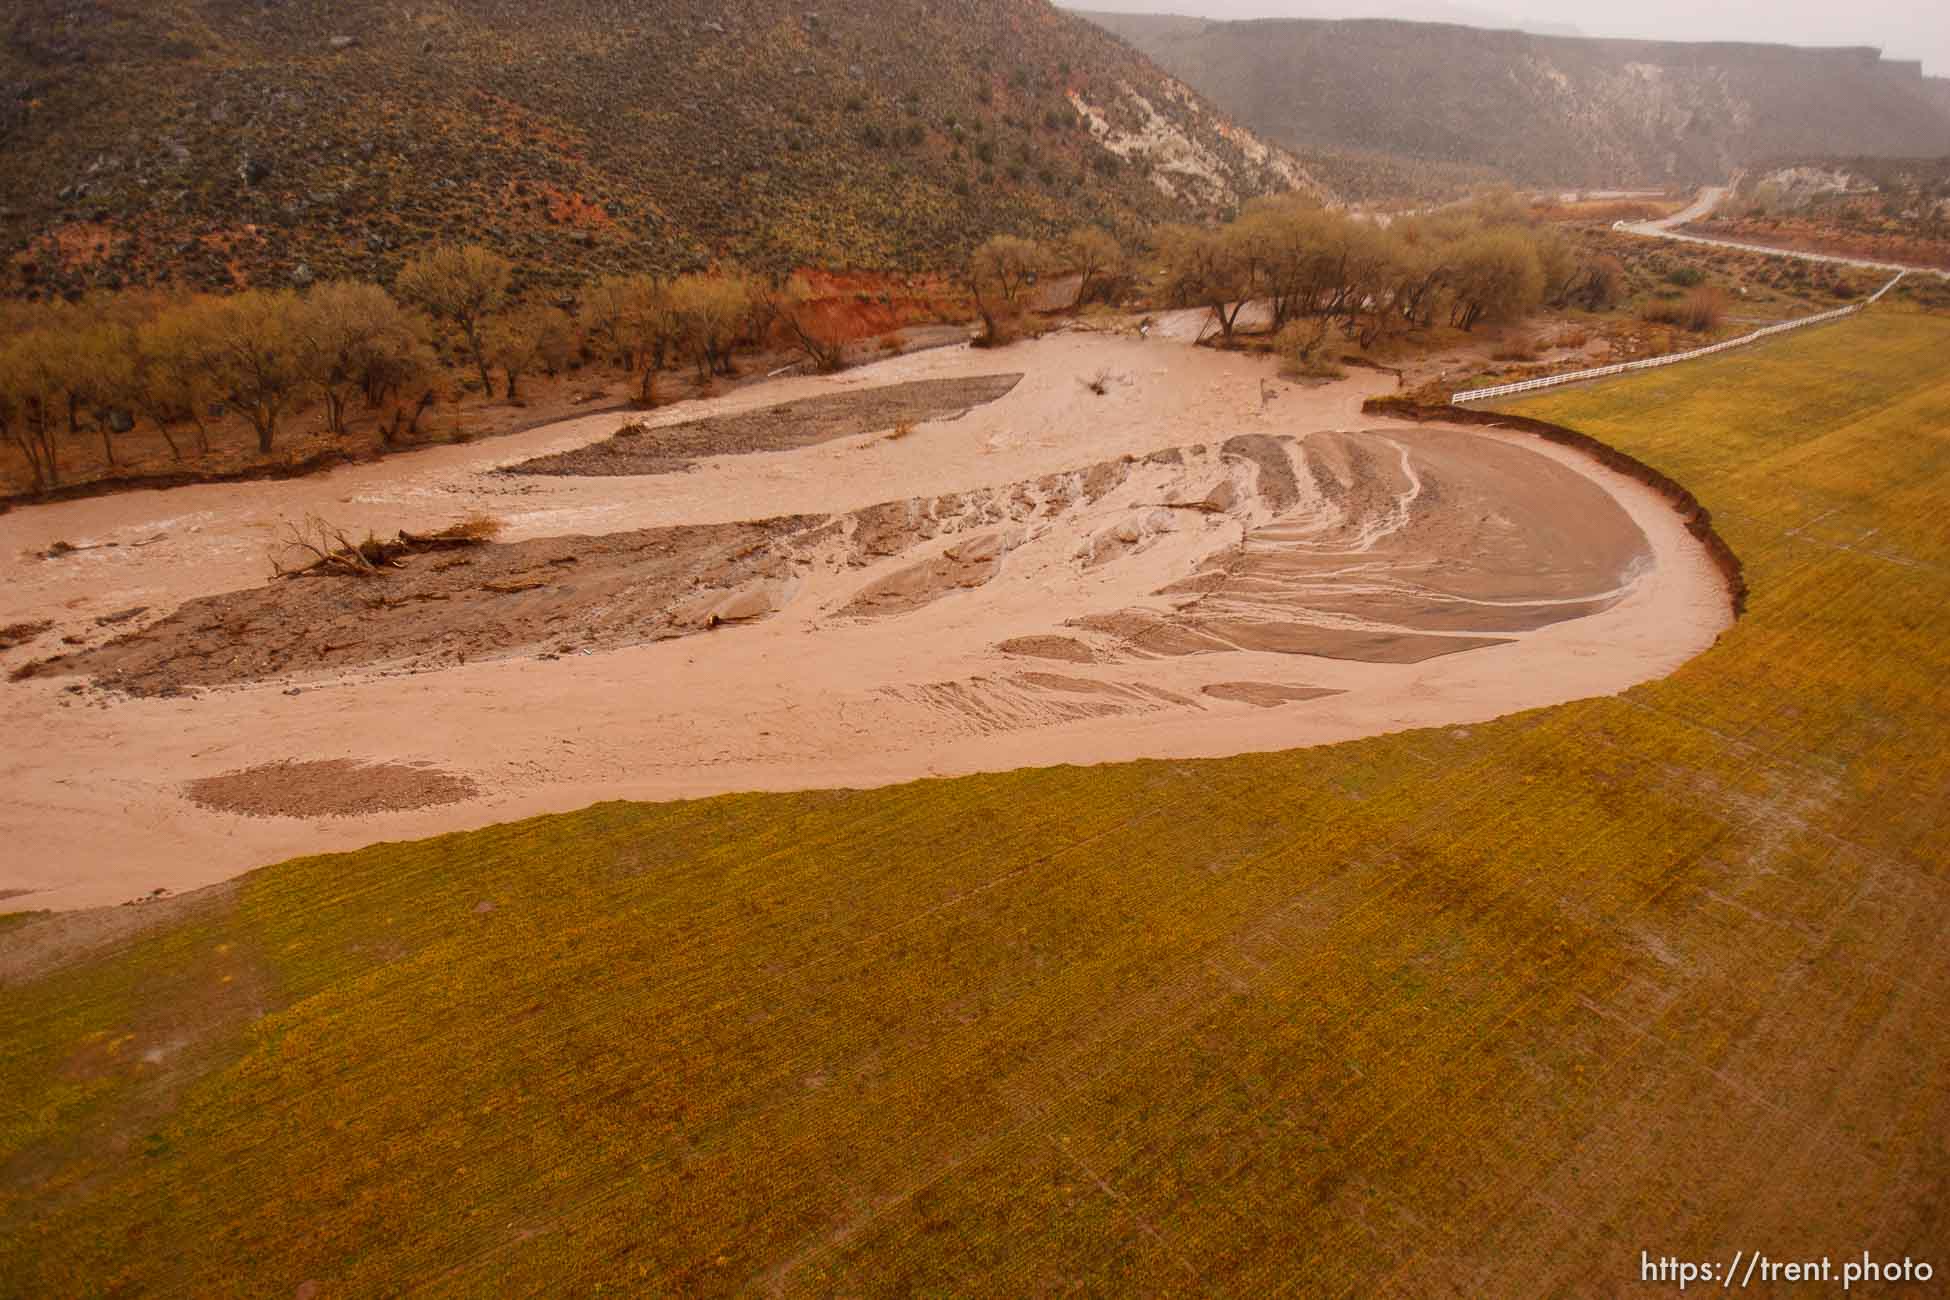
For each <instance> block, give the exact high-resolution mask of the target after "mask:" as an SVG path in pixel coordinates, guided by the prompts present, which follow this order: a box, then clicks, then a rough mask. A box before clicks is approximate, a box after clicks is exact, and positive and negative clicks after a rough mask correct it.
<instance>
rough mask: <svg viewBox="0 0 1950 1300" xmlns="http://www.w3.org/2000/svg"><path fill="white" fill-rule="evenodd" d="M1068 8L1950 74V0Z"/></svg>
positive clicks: (1214, 0) (1195, 1)
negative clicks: (1858, 56)
mask: <svg viewBox="0 0 1950 1300" xmlns="http://www.w3.org/2000/svg"><path fill="white" fill-rule="evenodd" d="M1061 3H1064V4H1067V5H1069V6H1070V7H1072V8H1078V9H1109V10H1120V9H1121V10H1123V11H1125V12H1127V13H1192V14H1198V15H1200V16H1202V17H1207V18H1414V19H1420V20H1422V21H1425V22H1461V23H1469V24H1472V25H1474V26H1478V27H1524V28H1527V29H1530V30H1537V31H1548V30H1556V31H1564V30H1566V29H1569V28H1576V29H1577V30H1578V31H1579V32H1581V33H1583V34H1584V35H1586V36H1637V37H1647V38H1653V39H1658V40H1673V41H1780V42H1786V43H1788V44H1792V45H1875V46H1880V47H1881V48H1882V51H1883V53H1884V54H1885V55H1887V56H1888V57H1889V58H1892V59H1921V60H1923V65H1924V71H1925V72H1928V73H1930V74H1931V75H1933V76H1939V77H1942V76H1950V0H1850V2H1849V3H1846V4H1837V3H1835V0H1705V2H1704V3H1702V0H1632V2H1631V3H1629V4H1619V3H1617V2H1616V0H1556V2H1555V3H1552V2H1551V0H1061Z"/></svg>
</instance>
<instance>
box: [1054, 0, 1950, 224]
mask: <svg viewBox="0 0 1950 1300" xmlns="http://www.w3.org/2000/svg"><path fill="white" fill-rule="evenodd" d="M1088 16H1089V17H1091V18H1092V19H1093V20H1095V21H1097V22H1100V23H1102V24H1103V25H1104V26H1105V27H1106V28H1107V29H1109V30H1111V31H1114V32H1116V33H1117V34H1118V35H1120V36H1122V37H1124V38H1125V39H1126V40H1128V41H1130V42H1131V43H1132V44H1133V45H1135V46H1136V47H1137V48H1138V49H1140V50H1142V51H1144V52H1145V53H1146V54H1149V55H1150V56H1151V57H1152V58H1153V59H1156V60H1157V61H1158V63H1159V64H1161V65H1162V66H1163V67H1164V68H1165V69H1166V70H1167V71H1169V72H1172V73H1174V74H1175V75H1177V76H1179V77H1182V78H1183V79H1184V80H1185V81H1186V82H1188V83H1189V84H1190V85H1192V86H1194V87H1196V88H1198V89H1200V90H1202V91H1204V92H1205V93H1206V94H1208V95H1210V96H1211V97H1212V98H1213V100H1215V101H1216V102H1217V103H1218V104H1219V105H1220V107H1221V108H1223V109H1225V110H1226V111H1227V112H1229V113H1232V114H1233V115H1234V116H1236V117H1238V118H1239V119H1240V120H1241V121H1242V122H1244V123H1245V124H1246V125H1248V126H1250V127H1252V128H1253V129H1255V130H1257V131H1259V132H1261V133H1262V134H1264V135H1266V136H1268V137H1270V138H1273V139H1276V140H1278V141H1279V142H1280V143H1282V144H1284V145H1287V146H1288V147H1290V148H1295V149H1300V150H1345V149H1358V150H1367V151H1372V152H1377V153H1383V154H1406V155H1409V156H1411V157H1415V158H1423V159H1430V160H1437V161H1441V162H1445V163H1461V164H1472V165H1478V166H1489V167H1495V168H1498V169H1499V170H1501V171H1502V172H1503V173H1504V174H1505V175H1507V176H1508V177H1509V178H1510V179H1512V180H1515V181H1518V182H1520V183H1526V184H1539V185H1560V184H1561V185H1576V186H1585V187H1598V186H1632V185H1666V184H1672V183H1676V182H1688V183H1690V182H1695V181H1705V180H1713V179H1721V178H1724V177H1725V176H1726V175H1727V174H1728V173H1729V172H1730V171H1732V170H1733V169H1734V168H1735V167H1736V166H1739V165H1741V164H1744V163H1747V162H1751V161H1753V160H1755V159H1759V158H1765V157H1779V156H1783V155H1800V156H1815V155H1834V154H1878V155H1911V156H1925V155H1932V154H1941V153H1945V152H1950V82H1945V81H1944V80H1942V79H1940V78H1926V77H1924V76H1923V75H1922V70H1921V68H1920V67H1919V66H1918V65H1917V64H1914V63H1894V62H1888V61H1884V60H1882V59H1881V58H1880V57H1879V56H1878V54H1877V53H1876V52H1875V51H1874V50H1867V49H1847V50H1802V49H1795V48H1791V47H1788V46H1778V45H1686V44H1675V43H1661V42H1647V41H1615V40H1585V39H1577V38H1571V37H1554V36H1535V35H1528V34H1525V33H1522V32H1512V31H1483V30H1478V29H1475V28H1469V27H1455V26H1445V25H1441V24H1434V23H1400V22H1378V21H1370V22H1309V21H1286V20H1278V21H1263V22H1236V23H1221V22H1208V21H1205V20H1203V19H1196V18H1174V17H1158V16H1151V15H1136V14H1095V13H1093V14H1090V15H1088Z"/></svg>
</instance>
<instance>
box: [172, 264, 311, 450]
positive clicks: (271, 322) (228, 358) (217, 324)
mask: <svg viewBox="0 0 1950 1300" xmlns="http://www.w3.org/2000/svg"><path fill="white" fill-rule="evenodd" d="M200 310H201V312H202V313H203V319H202V320H201V321H199V323H198V327H199V328H200V329H201V330H203V331H204V332H205V334H206V337H207V339H208V343H209V349H210V352H209V355H210V359H211V361H212V362H213V363H214V365H215V368H216V372H217V374H218V375H219V376H220V377H221V379H222V382H223V385H224V388H225V391H227V392H228V393H229V394H230V395H231V396H232V397H233V398H234V399H235V400H236V401H237V403H238V404H239V405H240V406H242V407H243V408H244V409H245V411H246V412H247V413H248V414H249V416H250V421H251V427H252V428H253V429H254V430H256V432H257V450H258V451H259V452H260V453H262V454H265V455H269V454H270V452H271V449H272V446H273V445H274V443H275V441H276V439H277V433H278V421H279V420H280V419H281V418H282V417H283V415H284V412H285V409H286V408H287V407H288V406H290V404H291V402H292V400H293V399H294V398H296V396H297V395H298V393H299V391H300V390H301V389H302V388H303V387H304V386H305V384H306V383H307V382H308V380H309V376H308V374H307V372H306V368H305V358H306V349H305V345H304V342H303V339H302V338H301V337H300V335H299V332H298V317H299V312H300V303H299V301H298V295H297V294H295V293H293V292H291V291H290V290H289V289H280V290H275V291H273V290H265V289H247V290H245V291H244V292H243V293H240V294H237V295H235V296H233V297H230V298H220V299H207V300H205V301H204V302H203V303H202V304H201V305H200Z"/></svg>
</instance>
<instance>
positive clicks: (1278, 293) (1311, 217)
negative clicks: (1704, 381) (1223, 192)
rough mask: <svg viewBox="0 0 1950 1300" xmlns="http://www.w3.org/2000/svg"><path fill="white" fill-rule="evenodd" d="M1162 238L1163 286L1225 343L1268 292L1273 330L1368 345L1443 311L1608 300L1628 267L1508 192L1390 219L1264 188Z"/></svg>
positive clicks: (1491, 313)
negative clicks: (1318, 327)
mask: <svg viewBox="0 0 1950 1300" xmlns="http://www.w3.org/2000/svg"><path fill="white" fill-rule="evenodd" d="M1158 243H1159V251H1160V254H1161V262H1162V276H1163V289H1164V292H1165V295H1166V296H1167V297H1168V298H1169V299H1171V300H1172V301H1174V302H1176V303H1178V304H1179V305H1182V306H1204V307H1208V308H1210V310H1211V312H1212V317H1213V321H1214V323H1215V324H1216V325H1217V326H1218V329H1219V334H1220V338H1221V339H1222V340H1223V341H1224V342H1227V343H1230V342H1231V340H1232V337H1233V333H1234V331H1235V329H1236V328H1237V327H1238V325H1239V322H1240V320H1241V318H1242V315H1243V313H1244V312H1245V310H1246V307H1247V305H1248V304H1250V303H1259V304H1264V306H1265V308H1266V310H1268V311H1270V313H1271V316H1272V319H1271V328H1272V329H1273V330H1274V331H1275V332H1279V331H1281V330H1283V329H1285V328H1286V327H1287V326H1289V325H1292V324H1294V323H1295V322H1300V321H1310V322H1322V323H1332V324H1338V325H1340V326H1341V327H1342V328H1343V329H1344V330H1345V332H1346V334H1347V336H1348V337H1349V338H1356V339H1359V340H1360V341H1361V343H1362V344H1363V345H1364V346H1365V345H1369V344H1372V343H1374V342H1375V341H1376V340H1377V339H1379V338H1381V337H1383V336H1385V335H1388V334H1391V333H1395V332H1400V331H1405V330H1407V329H1410V328H1415V327H1418V326H1419V327H1423V328H1426V327H1428V326H1431V325H1434V324H1436V323H1437V322H1438V321H1446V322H1447V323H1448V324H1449V325H1451V326H1454V327H1455V328H1458V329H1462V330H1470V329H1473V328H1474V327H1475V326H1476V325H1478V324H1479V323H1482V322H1485V321H1505V320H1514V319H1518V318H1520V317H1522V316H1523V315H1525V314H1527V313H1528V312H1530V311H1532V310H1534V309H1535V308H1537V307H1538V306H1540V305H1541V304H1543V303H1545V302H1551V303H1554V304H1559V305H1563V304H1568V303H1572V302H1577V303H1579V304H1580V305H1584V306H1590V307H1601V306H1608V305H1610V299H1611V298H1612V297H1613V296H1615V295H1616V294H1617V292H1618V289H1619V285H1620V282H1621V280H1622V276H1623V268H1622V267H1619V266H1618V265H1617V264H1616V263H1615V262H1611V261H1610V259H1604V258H1598V259H1593V258H1586V257H1582V256H1580V254H1579V252H1578V250H1577V249H1576V248H1575V247H1574V246H1573V245H1572V244H1571V243H1570V242H1569V241H1567V240H1566V239H1565V238H1564V237H1563V236H1561V235H1559V234H1558V233H1557V232H1555V231H1552V230H1549V229H1547V228H1543V227H1540V226H1539V225H1537V224H1535V223H1534V222H1533V220H1532V219H1531V217H1530V214H1529V213H1528V211H1527V210H1526V209H1524V208H1523V206H1522V205H1521V204H1519V203H1516V202H1514V201H1513V200H1509V199H1507V198H1491V199H1486V200H1481V201H1479V202H1476V203H1473V204H1470V205H1467V206H1461V207H1454V208H1447V209H1443V210H1440V211H1438V212H1434V213H1429V214H1424V215H1419V216H1412V217H1407V218H1401V219H1398V220H1396V221H1395V222H1393V223H1392V224H1390V225H1387V226H1382V225H1379V224H1376V223H1374V222H1371V221H1366V220H1362V219H1360V218H1358V217H1353V216H1349V215H1347V214H1345V213H1340V212H1334V211H1330V210H1328V209H1325V208H1322V207H1319V206H1318V205H1316V204H1314V203H1311V202H1309V201H1307V200H1304V199H1300V198H1294V197H1285V198H1277V199H1266V200H1260V201H1256V202H1254V203H1251V204H1249V205H1248V206H1247V207H1246V208H1245V210H1244V211H1243V212H1242V213H1241V214H1240V215H1239V217H1238V219H1237V220H1235V221H1232V222H1231V223H1229V224H1227V225H1225V226H1220V227H1214V228H1198V227H1190V226H1173V227H1167V228H1166V229H1164V230H1163V231H1161V232H1160V234H1159V240H1158Z"/></svg>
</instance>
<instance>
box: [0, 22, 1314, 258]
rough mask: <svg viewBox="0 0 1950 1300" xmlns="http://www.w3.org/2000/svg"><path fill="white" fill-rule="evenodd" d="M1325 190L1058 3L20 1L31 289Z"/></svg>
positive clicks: (923, 232)
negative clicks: (423, 253)
mask: <svg viewBox="0 0 1950 1300" xmlns="http://www.w3.org/2000/svg"><path fill="white" fill-rule="evenodd" d="M1295 187H1298V188H1303V189H1311V188H1317V187H1316V186H1315V183H1314V181H1313V178H1312V177H1311V176H1309V175H1308V174H1307V173H1306V171H1305V170H1304V168H1302V167H1301V166H1300V165H1299V164H1298V163H1297V162H1296V161H1295V160H1294V159H1293V158H1291V157H1290V156H1288V155H1287V154H1285V153H1284V152H1283V151H1281V150H1279V149H1276V148H1271V147H1268V146H1266V145H1263V144H1262V143H1261V142H1259V141H1258V140H1256V139H1255V138H1254V137H1253V136H1252V134H1251V133H1250V132H1248V131H1245V130H1243V129H1241V128H1239V127H1237V126H1235V125H1233V124H1232V123H1231V122H1229V121H1227V120H1225V119H1224V117H1223V116H1222V115H1221V114H1220V113H1218V112H1217V110H1215V109H1214V108H1213V107H1212V106H1211V105H1210V104H1209V103H1207V102H1206V101H1205V100H1203V99H1202V98H1200V97H1199V96H1198V95H1196V94H1194V93H1192V92H1190V91H1188V90H1186V89H1185V88H1184V87H1183V86H1181V85H1178V84H1177V83H1176V82H1174V81H1173V80H1172V79H1170V78H1168V77H1167V76H1165V75H1164V74H1163V73H1162V72H1161V71H1159V69H1158V68H1157V67H1156V66H1154V65H1153V64H1152V63H1150V62H1149V61H1148V60H1146V59H1145V58H1143V57H1142V56H1141V55H1138V54H1136V53H1134V52H1133V51H1132V50H1131V49H1130V48H1129V47H1128V46H1127V45H1125V44H1123V43H1122V42H1120V41H1118V40H1116V39H1114V38H1112V37H1111V36H1110V35H1108V34H1106V33H1105V32H1103V31H1102V30H1101V29H1099V28H1097V27H1095V26H1093V25H1091V24H1089V23H1087V22H1085V21H1083V20H1081V19H1079V18H1076V17H1073V16H1070V15H1067V14H1064V13H1062V12H1059V11H1058V10H1056V9H1054V8H1052V7H1051V6H1049V5H1048V4H1046V3H1044V0H819V2H818V3H817V4H811V3H808V4H795V3H787V2H786V0H550V2H549V3H547V4H543V5H530V4H527V3H523V2H522V0H423V2H422V3H416V4H414V5H411V6H401V5H398V4H394V3H390V2H389V0H336V2H331V0H279V2H275V3H274V2H273V0H261V2H260V0H99V2H98V3H91V4H85V5H78V4H74V3H72V2H71V0H15V3H14V5H13V6H12V11H11V12H10V15H9V16H8V17H7V18H6V19H4V20H0V293H19V292H45V291H47V290H48V289H50V288H51V289H56V290H61V291H72V290H74V289H76V288H79V287H84V286H86V285H91V284H106V285H111V286H112V285H115V284H119V283H123V282H141V281H145V280H151V279H156V278H160V277H164V276H173V277H177V278H181V279H186V280H187V281H189V282H190V283H192V284H196V285H199V286H203V287H223V286H227V285H232V284H238V283H257V284H263V283H291V282H297V283H303V282H305V281H307V280H308V279H312V278H319V277H324V276H330V275H355V276H360V277H364V278H372V279H380V280H385V279H387V278H389V276H390V274H391V273H392V271H393V270H394V269H396V268H397V266H398V265H399V263H400V262H401V261H402V260H403V259H404V257H405V256H407V255H408V254H409V253H410V252H412V251H413V250H414V249H416V248H419V247H423V246H424V245H425V244H426V243H427V242H429V241H431V240H436V239H454V240H462V239H465V240H479V241H480V242H483V243H487V244H491V245H494V246H496V247H497V248H499V249H500V250H501V251H503V252H505V253H507V254H508V255H510V256H512V257H514V258H516V259H517V262H518V265H519V266H520V267H521V274H522V276H523V277H524V279H525V280H528V281H532V282H535V283H539V284H545V285H547V284H561V285H568V284H572V283H574V282H575V281H577V280H579V279H581V278H583V277H585V276H587V275H590V274H593V273H596V272H599V271H609V270H628V269H645V268H659V269H666V270H668V269H676V268H680V267H683V266H687V265H697V264H699V263H702V262H705V261H709V260H712V259H716V258H721V257H732V258H738V259H741V260H745V261H749V262H753V263H756V264H760V265H768V266H786V265H793V264H820V265H826V266H833V267H846V266H851V267H858V268H868V269H884V270H927V269H937V268H940V267H943V266H945V265H947V264H949V263H951V262H952V261H954V260H955V259H956V258H957V257H958V256H959V252H960V250H961V249H962V248H964V247H966V246H967V245H968V244H970V243H971V242H974V241H978V240H979V239H981V238H982V237H984V236H986V235H988V234H991V233H994V232H996V231H998V230H1005V229H1006V230H1019V231H1023V232H1025V233H1048V232H1052V231H1055V230H1059V229H1063V228H1066V227H1068V226H1071V225H1074V224H1078V223H1082V222H1095V223H1098V224H1102V225H1106V226H1110V227H1113V228H1116V227H1133V226H1136V225H1138V224H1140V223H1146V222H1150V221H1154V220H1159V219H1188V218H1196V217H1199V216H1202V215H1206V214H1210V213H1214V212H1217V211H1220V210H1223V209H1225V208H1228V207H1230V206H1233V205H1235V204H1237V203H1238V202H1240V201H1241V200H1243V199H1244V198H1247V197H1250V196H1252V195H1255V194H1260V193H1266V192H1270V191H1278V190H1287V189H1291V188H1295Z"/></svg>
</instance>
